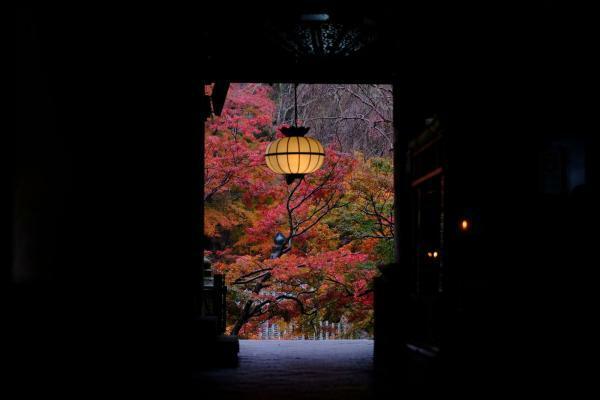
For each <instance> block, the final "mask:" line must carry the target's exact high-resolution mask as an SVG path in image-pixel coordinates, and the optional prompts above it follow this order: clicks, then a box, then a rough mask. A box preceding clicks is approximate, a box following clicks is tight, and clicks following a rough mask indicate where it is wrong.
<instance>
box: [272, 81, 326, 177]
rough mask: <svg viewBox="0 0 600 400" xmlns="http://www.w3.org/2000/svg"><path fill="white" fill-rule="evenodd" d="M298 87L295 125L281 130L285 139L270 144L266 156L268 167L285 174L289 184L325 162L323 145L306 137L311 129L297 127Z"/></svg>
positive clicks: (295, 98) (295, 99)
mask: <svg viewBox="0 0 600 400" xmlns="http://www.w3.org/2000/svg"><path fill="white" fill-rule="evenodd" d="M297 86H298V85H297V84H296V85H295V86H294V114H295V124H294V126H290V127H288V128H281V133H283V134H284V135H285V137H284V138H281V139H277V140H276V141H274V142H271V143H269V145H268V146H267V151H266V154H265V161H266V163H267V166H268V167H269V168H270V169H271V170H272V171H273V172H275V173H277V174H284V175H285V178H286V182H287V183H288V184H290V183H292V182H293V181H294V180H295V179H297V178H302V177H303V176H304V175H305V174H310V173H311V172H315V171H316V170H318V169H319V168H321V166H322V165H323V161H325V150H324V149H323V145H321V143H319V141H318V140H316V139H313V138H307V137H304V135H306V133H307V132H308V130H309V129H310V128H308V127H304V126H297V125H298V105H297V96H296V87H297Z"/></svg>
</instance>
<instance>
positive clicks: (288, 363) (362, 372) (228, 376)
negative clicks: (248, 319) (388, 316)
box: [195, 340, 373, 400]
mask: <svg viewBox="0 0 600 400" xmlns="http://www.w3.org/2000/svg"><path fill="white" fill-rule="evenodd" d="M239 356H240V361H239V367H237V368H229V369H225V368H223V369H215V370H210V371H205V372H201V373H198V375H197V376H196V377H195V378H196V379H195V380H196V382H197V383H199V384H200V385H202V387H203V388H206V386H205V385H210V387H212V388H213V392H214V394H215V395H216V394H217V393H218V394H219V399H244V400H249V399H261V400H262V399H265V400H266V399H280V400H292V399H338V398H339V399H348V400H353V399H369V398H371V397H372V368H373V341H372V340H323V341H320V340H317V341H313V340H240V353H239Z"/></svg>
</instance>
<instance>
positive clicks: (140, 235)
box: [3, 1, 600, 398]
mask: <svg viewBox="0 0 600 400" xmlns="http://www.w3.org/2000/svg"><path fill="white" fill-rule="evenodd" d="M419 4H420V5H417V4H413V3H410V4H404V2H403V3H402V4H401V5H399V6H398V8H397V9H392V8H391V7H392V6H391V5H390V2H388V1H369V2H360V3H357V4H349V3H348V2H341V1H340V2H338V1H298V2H292V4H290V5H286V7H287V8H284V6H283V5H282V4H278V5H277V6H275V5H273V6H271V5H267V4H262V3H261V4H257V2H240V3H239V4H235V5H234V4H230V3H229V2H209V3H206V2H198V4H196V5H195V6H181V8H180V7H176V6H174V5H165V4H157V5H150V4H149V3H148V4H145V5H143V6H126V5H120V6H119V7H111V6H108V5H103V6H92V5H79V6H57V5H50V4H48V5H43V6H38V5H29V6H27V5H25V6H21V7H19V8H18V9H17V10H16V28H17V30H16V39H17V54H16V56H17V57H16V62H17V64H16V69H17V74H16V86H17V90H16V101H17V110H16V123H17V124H16V134H15V135H9V136H10V137H11V138H14V139H15V140H14V141H13V142H11V143H9V145H8V146H6V148H7V149H10V150H12V151H10V150H9V151H10V153H12V154H14V158H12V159H11V160H10V161H11V162H10V163H9V164H10V170H9V171H10V174H11V175H12V177H13V179H12V181H11V184H10V185H11V186H10V190H11V191H12V197H11V201H10V204H9V206H8V209H10V214H9V215H10V217H9V218H10V219H11V221H12V222H11V223H8V224H5V226H7V227H8V229H7V231H8V232H7V233H8V237H9V238H11V239H12V240H11V241H9V242H8V243H9V246H7V247H8V248H7V252H6V257H5V259H6V261H7V262H6V265H8V266H9V268H7V270H6V272H5V273H4V274H3V276H4V278H5V279H4V286H3V293H5V294H6V298H7V300H8V305H9V309H10V313H9V320H8V322H7V323H6V324H5V325H6V330H8V331H9V332H10V339H5V340H6V342H5V343H6V344H7V346H6V347H8V348H9V349H10V351H11V356H13V357H11V361H10V362H11V364H10V368H9V370H10V372H11V374H14V375H15V376H14V379H9V381H11V382H13V383H18V386H19V388H20V390H22V391H28V390H35V389H43V390H44V391H45V392H46V393H47V394H49V393H51V392H55V391H56V392H58V391H60V392H61V393H63V391H74V392H75V391H76V392H77V393H96V392H97V391H101V392H106V393H107V394H108V393H111V394H114V393H116V391H117V390H118V391H121V390H124V392H123V394H124V395H125V394H126V392H127V393H128V392H131V391H133V392H134V393H135V394H136V395H140V394H142V393H143V394H146V393H148V394H150V393H151V394H153V395H156V394H157V393H159V392H164V393H168V394H169V396H170V397H173V398H177V397H180V396H179V393H177V392H179V391H182V392H183V391H187V390H189V389H190V388H192V389H193V390H195V391H196V392H197V393H199V394H208V393H210V392H211V390H212V389H213V387H211V386H210V384H206V383H202V384H197V385H196V386H192V385H191V383H193V382H192V381H193V379H192V378H191V377H192V371H196V373H197V371H200V370H201V369H203V368H209V367H214V366H217V365H219V364H223V362H224V361H229V364H232V363H233V364H235V354H236V353H237V342H236V341H235V339H225V338H223V325H222V322H220V321H223V319H222V316H220V314H219V313H220V312H221V311H219V309H218V307H219V302H218V298H219V297H218V296H220V295H219V294H218V293H221V292H219V290H221V291H222V290H224V287H223V285H222V284H219V283H218V281H219V278H217V277H216V276H215V279H214V281H213V282H212V283H213V285H217V286H218V288H219V289H215V288H216V286H213V289H209V288H208V287H206V286H205V284H204V268H203V264H204V263H203V245H204V244H203V235H202V232H203V229H202V228H203V227H202V224H203V203H202V199H203V197H202V190H203V186H204V184H203V173H202V163H203V143H204V138H203V122H204V120H205V119H206V118H207V116H209V115H210V114H211V113H215V114H218V113H219V112H220V109H221V107H222V105H223V102H224V99H225V98H226V93H227V87H228V83H229V82H240V81H241V82H253V81H255V82H331V83H334V82H347V83H351V82H384V83H391V84H393V88H394V99H395V103H394V112H395V116H394V123H395V125H396V138H395V144H394V166H395V169H396V171H395V172H396V176H395V191H396V193H395V198H396V205H395V215H396V221H397V222H396V225H397V226H396V234H395V239H396V247H397V264H395V265H389V266H386V267H382V271H383V272H382V276H381V277H380V278H378V280H377V282H376V293H375V299H376V300H375V301H376V321H375V322H376V329H375V370H376V371H377V379H378V382H379V384H378V386H377V388H378V393H383V392H385V391H387V390H392V391H393V392H394V393H395V394H397V395H398V396H400V395H401V394H403V393H404V390H406V388H407V387H408V386H410V385H412V384H422V385H424V386H423V387H426V388H436V389H440V388H446V389H447V390H450V389H451V388H452V387H454V386H458V387H461V388H462V389H465V390H469V389H474V388H475V387H477V386H486V387H487V389H488V390H489V391H490V392H491V391H495V390H496V388H507V389H511V390H512V389H516V388H521V387H524V386H526V387H530V388H534V389H536V390H538V391H539V392H541V391H543V390H544V389H553V388H554V387H555V386H563V387H566V388H567V389H569V390H571V391H575V390H578V389H581V388H582V387H583V386H584V385H585V384H591V383H593V379H592V372H593V371H594V363H595V361H596V360H597V358H596V355H595V353H594V350H595V346H596V344H595V343H596V336H597V335H596V333H597V330H596V328H595V325H596V321H595V315H596V314H597V311H596V307H595V303H596V302H597V301H596V300H597V299H596V297H597V288H596V280H595V269H596V268H597V267H596V264H597V262H595V261H594V259H595V258H596V257H595V255H596V254H595V249H596V243H595V239H596V237H597V234H596V233H595V232H596V229H597V226H598V225H597V223H596V222H595V221H596V220H597V208H598V204H600V203H599V202H598V199H597V197H596V193H597V191H598V188H597V177H598V172H597V169H598V167H597V159H598V154H597V148H596V147H593V146H592V138H593V135H594V130H595V126H594V123H595V116H596V114H597V110H596V109H595V107H594V106H593V103H592V101H591V100H588V98H587V96H586V95H585V94H583V93H579V91H580V89H583V90H582V91H587V92H588V93H587V94H591V95H593V94H595V93H596V90H595V88H594V87H593V85H594V80H595V79H592V78H593V77H594V76H595V75H596V70H597V68H595V65H594V62H595V61H592V60H593V59H594V58H595V52H594V49H595V48H596V47H597V45H596V43H595V42H594V40H593V39H592V38H595V37H597V35H595V34H594V32H592V30H593V28H594V27H595V26H596V25H597V23H596V22H595V21H592V18H593V17H592V16H593V15H595V14H594V13H591V12H590V11H589V10H579V9H576V8H575V7H574V6H573V7H567V5H556V4H543V3H540V4H535V5H524V4H520V5H518V6H516V5H515V6H511V5H506V4H501V5H500V4H479V5H477V6H476V7H473V8H472V7H467V6H466V5H464V6H463V5H456V4H453V3H452V4H450V3H448V4H447V5H444V6H438V5H435V6H434V5H433V4H421V3H419ZM294 27H296V28H294ZM592 71H593V72H594V74H590V72H592ZM590 75H592V76H590ZM213 82H216V83H217V85H216V86H215V90H214V91H213V95H212V96H211V97H206V96H204V95H203V90H202V88H203V85H204V84H205V83H213ZM463 221H467V225H466V228H463ZM435 254H437V255H435ZM208 297H210V298H211V299H213V302H212V303H211V304H212V305H211V307H212V309H211V311H210V313H212V315H208V314H210V313H208V314H207V313H205V312H204V311H202V310H203V308H202V307H203V306H202V305H203V304H208V303H206V301H207V298H208ZM215 307H216V308H215ZM212 317H214V318H212ZM332 342H333V341H332ZM196 383H197V382H196ZM81 389H83V390H84V392H81V391H80V390H81ZM290 390H291V391H293V390H294V388H290ZM340 396H343V393H340ZM388 398H389V397H388Z"/></svg>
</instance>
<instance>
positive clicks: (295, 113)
mask: <svg viewBox="0 0 600 400" xmlns="http://www.w3.org/2000/svg"><path fill="white" fill-rule="evenodd" d="M294 126H298V82H296V83H294Z"/></svg>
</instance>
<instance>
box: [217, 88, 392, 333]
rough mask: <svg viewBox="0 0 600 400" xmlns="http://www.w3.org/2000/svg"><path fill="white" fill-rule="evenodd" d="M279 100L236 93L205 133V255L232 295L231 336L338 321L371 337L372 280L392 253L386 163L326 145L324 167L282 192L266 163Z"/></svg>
mask: <svg viewBox="0 0 600 400" xmlns="http://www.w3.org/2000/svg"><path fill="white" fill-rule="evenodd" d="M281 96H282V92H281V90H279V91H278V90H277V87H275V88H273V87H270V86H267V85H260V84H234V85H232V86H231V88H230V91H229V94H228V100H227V102H226V104H225V107H224V109H223V113H222V115H221V116H220V117H214V118H213V119H212V120H210V121H209V122H208V123H207V125H206V144H205V146H206V147H205V160H206V161H205V182H206V187H205V235H206V236H207V237H208V238H209V239H210V241H209V242H210V249H209V250H208V252H207V254H208V256H209V257H210V258H211V260H212V261H213V267H214V269H215V270H217V271H219V272H221V273H224V274H225V277H226V282H227V284H228V286H229V287H230V290H229V296H230V299H229V300H230V301H229V313H228V315H229V318H230V320H229V322H228V324H229V332H230V333H231V334H235V335H241V336H246V337H252V336H253V335H255V334H256V331H257V326H258V325H259V324H260V323H261V322H262V321H265V320H267V319H269V320H272V321H273V320H282V321H294V325H295V326H297V327H298V330H299V331H310V330H311V329H312V328H313V327H314V326H315V324H316V323H318V321H321V320H328V321H339V320H340V318H342V317H344V318H345V319H346V320H347V321H349V322H351V323H352V326H353V327H355V328H356V329H362V330H366V331H370V330H371V329H372V302H373V293H372V279H373V277H374V276H375V275H376V271H377V268H376V265H377V264H379V263H383V262H390V261H391V249H392V248H393V246H392V241H393V213H392V210H393V190H392V186H391V185H392V181H391V176H392V173H391V171H392V169H391V160H388V159H386V158H381V157H379V158H378V157H370V158H368V159H367V158H365V157H364V156H363V155H362V154H361V153H360V152H359V151H348V149H342V148H341V146H340V144H339V143H325V144H326V145H327V149H326V162H325V164H324V165H323V167H322V168H321V169H320V170H318V171H317V172H315V173H313V174H310V175H306V176H304V178H302V179H299V180H296V181H294V182H293V183H291V184H290V185H287V184H286V183H285V181H284V179H283V177H281V176H279V175H276V174H274V173H272V172H271V171H270V170H268V169H267V167H266V166H265V164H264V151H265V146H266V144H267V143H268V142H269V141H271V140H273V139H274V138H275V137H278V136H280V135H281V133H280V132H279V128H280V127H281V125H278V123H277V122H278V121H276V119H277V118H278V117H277V115H280V114H281V104H284V103H285V102H283V101H281ZM278 99H279V101H278ZM276 104H277V105H279V106H276ZM279 122H281V121H279ZM343 150H346V151H343ZM349 150H355V149H349ZM275 235H277V236H278V242H277V244H275V243H274V237H275Z"/></svg>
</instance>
